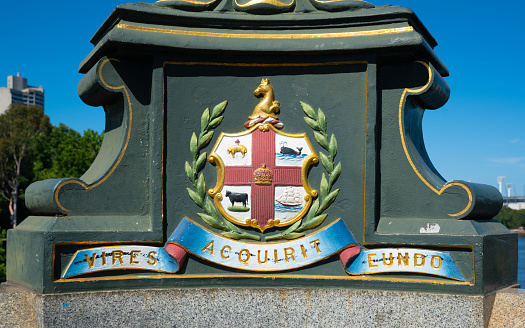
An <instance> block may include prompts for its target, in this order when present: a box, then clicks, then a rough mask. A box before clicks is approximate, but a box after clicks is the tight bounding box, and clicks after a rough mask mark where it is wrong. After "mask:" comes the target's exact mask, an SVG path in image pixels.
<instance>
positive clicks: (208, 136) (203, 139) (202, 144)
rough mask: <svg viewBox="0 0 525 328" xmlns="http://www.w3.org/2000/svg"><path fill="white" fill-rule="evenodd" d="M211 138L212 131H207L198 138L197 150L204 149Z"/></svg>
mask: <svg viewBox="0 0 525 328" xmlns="http://www.w3.org/2000/svg"><path fill="white" fill-rule="evenodd" d="M211 138H213V131H208V132H206V133H204V134H203V135H202V136H200V137H199V148H203V147H206V146H207V145H208V143H209V142H210V140H211Z"/></svg>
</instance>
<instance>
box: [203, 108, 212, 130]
mask: <svg viewBox="0 0 525 328" xmlns="http://www.w3.org/2000/svg"><path fill="white" fill-rule="evenodd" d="M209 120H210V109H209V108H206V109H205V110H204V112H202V116H201V133H203V132H204V131H206V128H207V127H208V121H209Z"/></svg>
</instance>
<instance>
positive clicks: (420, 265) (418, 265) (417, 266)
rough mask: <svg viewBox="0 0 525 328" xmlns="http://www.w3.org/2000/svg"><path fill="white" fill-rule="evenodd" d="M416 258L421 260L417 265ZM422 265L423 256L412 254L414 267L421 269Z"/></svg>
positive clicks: (423, 263)
mask: <svg viewBox="0 0 525 328" xmlns="http://www.w3.org/2000/svg"><path fill="white" fill-rule="evenodd" d="M418 258H420V259H421V263H417V259H418ZM424 265H425V257H424V256H423V254H418V253H416V254H414V267H416V268H422V267H423V266H424Z"/></svg>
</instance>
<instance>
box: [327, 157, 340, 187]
mask: <svg viewBox="0 0 525 328" xmlns="http://www.w3.org/2000/svg"><path fill="white" fill-rule="evenodd" d="M340 174H341V162H339V163H338V164H337V165H336V167H335V168H334V170H333V171H332V173H330V176H329V178H328V180H329V182H330V186H333V185H334V183H335V182H336V181H337V178H339V175H340Z"/></svg>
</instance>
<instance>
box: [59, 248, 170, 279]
mask: <svg viewBox="0 0 525 328" xmlns="http://www.w3.org/2000/svg"><path fill="white" fill-rule="evenodd" d="M125 269H128V270H129V269H140V270H152V271H157V272H167V273H175V272H177V271H179V264H178V263H177V261H176V260H175V259H174V258H172V257H171V256H170V255H169V254H168V252H167V251H166V250H165V249H164V248H159V247H150V246H111V247H99V248H89V249H83V250H80V251H77V252H76V253H75V256H73V260H71V262H70V263H69V265H68V266H67V268H66V270H65V273H64V274H63V276H62V278H70V277H73V276H77V275H80V274H85V273H91V272H98V271H105V270H125Z"/></svg>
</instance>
